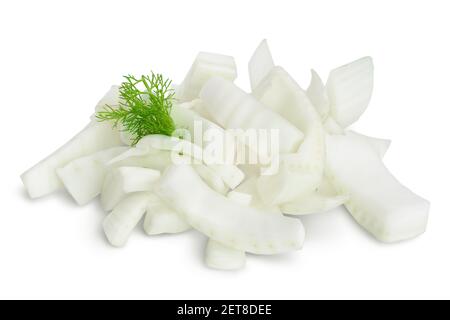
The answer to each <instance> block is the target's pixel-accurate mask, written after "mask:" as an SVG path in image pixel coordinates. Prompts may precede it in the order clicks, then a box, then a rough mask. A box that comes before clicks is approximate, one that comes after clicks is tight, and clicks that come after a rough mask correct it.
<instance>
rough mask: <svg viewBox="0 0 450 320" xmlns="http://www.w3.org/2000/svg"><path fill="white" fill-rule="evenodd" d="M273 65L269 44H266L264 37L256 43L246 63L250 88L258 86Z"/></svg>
mask: <svg viewBox="0 0 450 320" xmlns="http://www.w3.org/2000/svg"><path fill="white" fill-rule="evenodd" d="M274 66H275V64H274V63H273V58H272V54H271V53H270V49H269V45H268V44H267V40H265V39H264V40H263V41H261V43H260V44H259V45H258V47H257V48H256V50H255V52H254V53H253V55H252V57H251V58H250V61H249V63H248V74H249V77H250V85H251V88H252V90H254V89H255V88H257V87H258V85H259V84H260V82H261V81H262V80H263V79H264V78H265V77H266V76H267V74H268V73H269V72H270V70H272V68H273V67H274Z"/></svg>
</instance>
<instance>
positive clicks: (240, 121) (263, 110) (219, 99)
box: [200, 78, 303, 152]
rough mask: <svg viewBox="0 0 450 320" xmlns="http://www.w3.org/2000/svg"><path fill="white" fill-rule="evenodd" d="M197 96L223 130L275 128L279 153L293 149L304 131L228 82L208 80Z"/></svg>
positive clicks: (294, 149)
mask: <svg viewBox="0 0 450 320" xmlns="http://www.w3.org/2000/svg"><path fill="white" fill-rule="evenodd" d="M200 98H201V99H202V101H203V102H204V103H205V106H206V109H207V110H208V113H209V114H211V116H212V117H213V119H214V121H215V122H216V123H218V124H219V125H221V126H222V127H223V128H225V129H239V130H247V129H265V130H270V129H275V130H278V131H279V148H280V152H293V151H296V150H297V149H298V147H299V145H300V143H301V141H302V139H303V133H302V132H301V131H300V130H299V129H298V128H296V127H295V126H294V125H293V124H291V123H290V122H289V121H287V120H286V119H284V118H283V117H282V116H280V115H278V114H277V113H276V112H273V111H272V110H270V109H269V108H267V107H266V106H265V105H263V104H262V103H261V102H259V101H258V100H257V99H255V97H253V96H252V95H250V94H248V93H246V92H244V91H243V90H241V89H240V88H238V87H237V86H235V85H234V84H233V83H231V82H230V81H226V80H224V79H221V78H212V79H210V80H209V81H208V82H207V83H206V84H205V85H204V87H203V88H202V91H201V92H200Z"/></svg>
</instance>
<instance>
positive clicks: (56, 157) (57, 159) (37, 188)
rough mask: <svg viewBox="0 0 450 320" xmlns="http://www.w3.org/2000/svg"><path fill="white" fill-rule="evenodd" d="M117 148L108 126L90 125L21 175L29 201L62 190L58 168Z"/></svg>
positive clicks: (115, 133)
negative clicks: (104, 150) (75, 160)
mask: <svg viewBox="0 0 450 320" xmlns="http://www.w3.org/2000/svg"><path fill="white" fill-rule="evenodd" d="M120 145H121V142H120V137H119V133H118V131H117V130H115V129H113V128H112V126H111V124H109V123H98V122H96V121H92V122H91V123H90V124H89V125H88V126H86V127H85V128H84V129H83V130H82V131H81V132H79V133H78V134H77V135H76V136H74V137H73V138H72V139H71V140H70V141H69V142H67V143H66V144H64V145H63V146H62V147H61V148H59V149H58V150H56V151H55V152H53V153H52V154H51V155H49V156H48V157H47V158H45V159H44V160H42V161H40V162H39V163H37V164H36V165H35V166H33V167H32V168H30V169H28V170H27V171H26V172H24V173H23V174H22V175H21V178H22V182H23V184H24V185H25V188H26V189H27V191H28V194H29V195H30V197H31V198H38V197H42V196H45V195H47V194H49V193H52V192H54V191H56V190H58V189H60V188H61V187H62V183H61V180H60V179H59V177H58V176H57V174H56V169H57V168H61V167H63V166H65V165H66V164H68V163H69V162H70V161H72V160H74V159H77V158H80V157H83V156H87V155H90V154H92V153H94V152H97V151H100V150H103V149H107V148H111V147H115V146H120Z"/></svg>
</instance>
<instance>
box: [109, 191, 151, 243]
mask: <svg viewBox="0 0 450 320" xmlns="http://www.w3.org/2000/svg"><path fill="white" fill-rule="evenodd" d="M149 195H150V194H149V193H148V192H136V193H133V194H130V195H129V196H127V197H126V198H125V199H123V200H122V201H120V202H119V203H118V204H117V206H116V207H115V208H114V210H113V211H111V213H110V214H108V216H107V217H106V218H105V220H103V230H104V232H105V235H106V237H107V239H108V241H109V242H110V243H111V244H112V245H113V246H115V247H122V246H124V245H125V244H126V243H127V241H128V238H129V237H130V234H131V232H132V231H133V229H134V228H135V227H136V225H137V224H138V223H139V221H140V220H141V218H142V217H143V215H144V213H145V211H146V209H147V204H148V202H149Z"/></svg>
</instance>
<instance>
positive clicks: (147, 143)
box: [136, 134, 245, 189]
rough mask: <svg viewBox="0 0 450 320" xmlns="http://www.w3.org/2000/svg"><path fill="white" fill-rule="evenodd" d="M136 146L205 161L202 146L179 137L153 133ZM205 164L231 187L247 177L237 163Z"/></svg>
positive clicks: (200, 161)
mask: <svg viewBox="0 0 450 320" xmlns="http://www.w3.org/2000/svg"><path fill="white" fill-rule="evenodd" d="M136 147H137V148H139V149H143V150H148V149H157V150H165V151H171V152H176V153H179V154H180V155H181V154H182V155H183V156H188V157H191V158H193V159H194V160H197V161H198V162H199V164H201V163H202V162H205V161H204V160H205V159H204V157H203V155H204V152H203V149H202V148H201V147H200V146H198V145H196V144H194V143H192V142H190V141H187V140H182V139H179V138H177V137H168V136H165V135H158V134H152V135H148V136H146V137H144V138H142V139H141V140H139V142H138V143H137V145H136ZM205 165H207V166H208V167H209V168H210V169H211V170H213V171H214V172H216V173H217V174H218V175H219V176H220V177H221V178H222V180H223V182H225V184H226V185H227V186H228V187H230V188H231V189H233V188H235V187H236V186H237V185H239V183H241V182H242V180H244V178H245V175H244V173H243V172H242V171H241V170H240V169H239V168H238V167H237V166H235V165H228V164H226V165H225V164H208V163H206V162H205Z"/></svg>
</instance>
